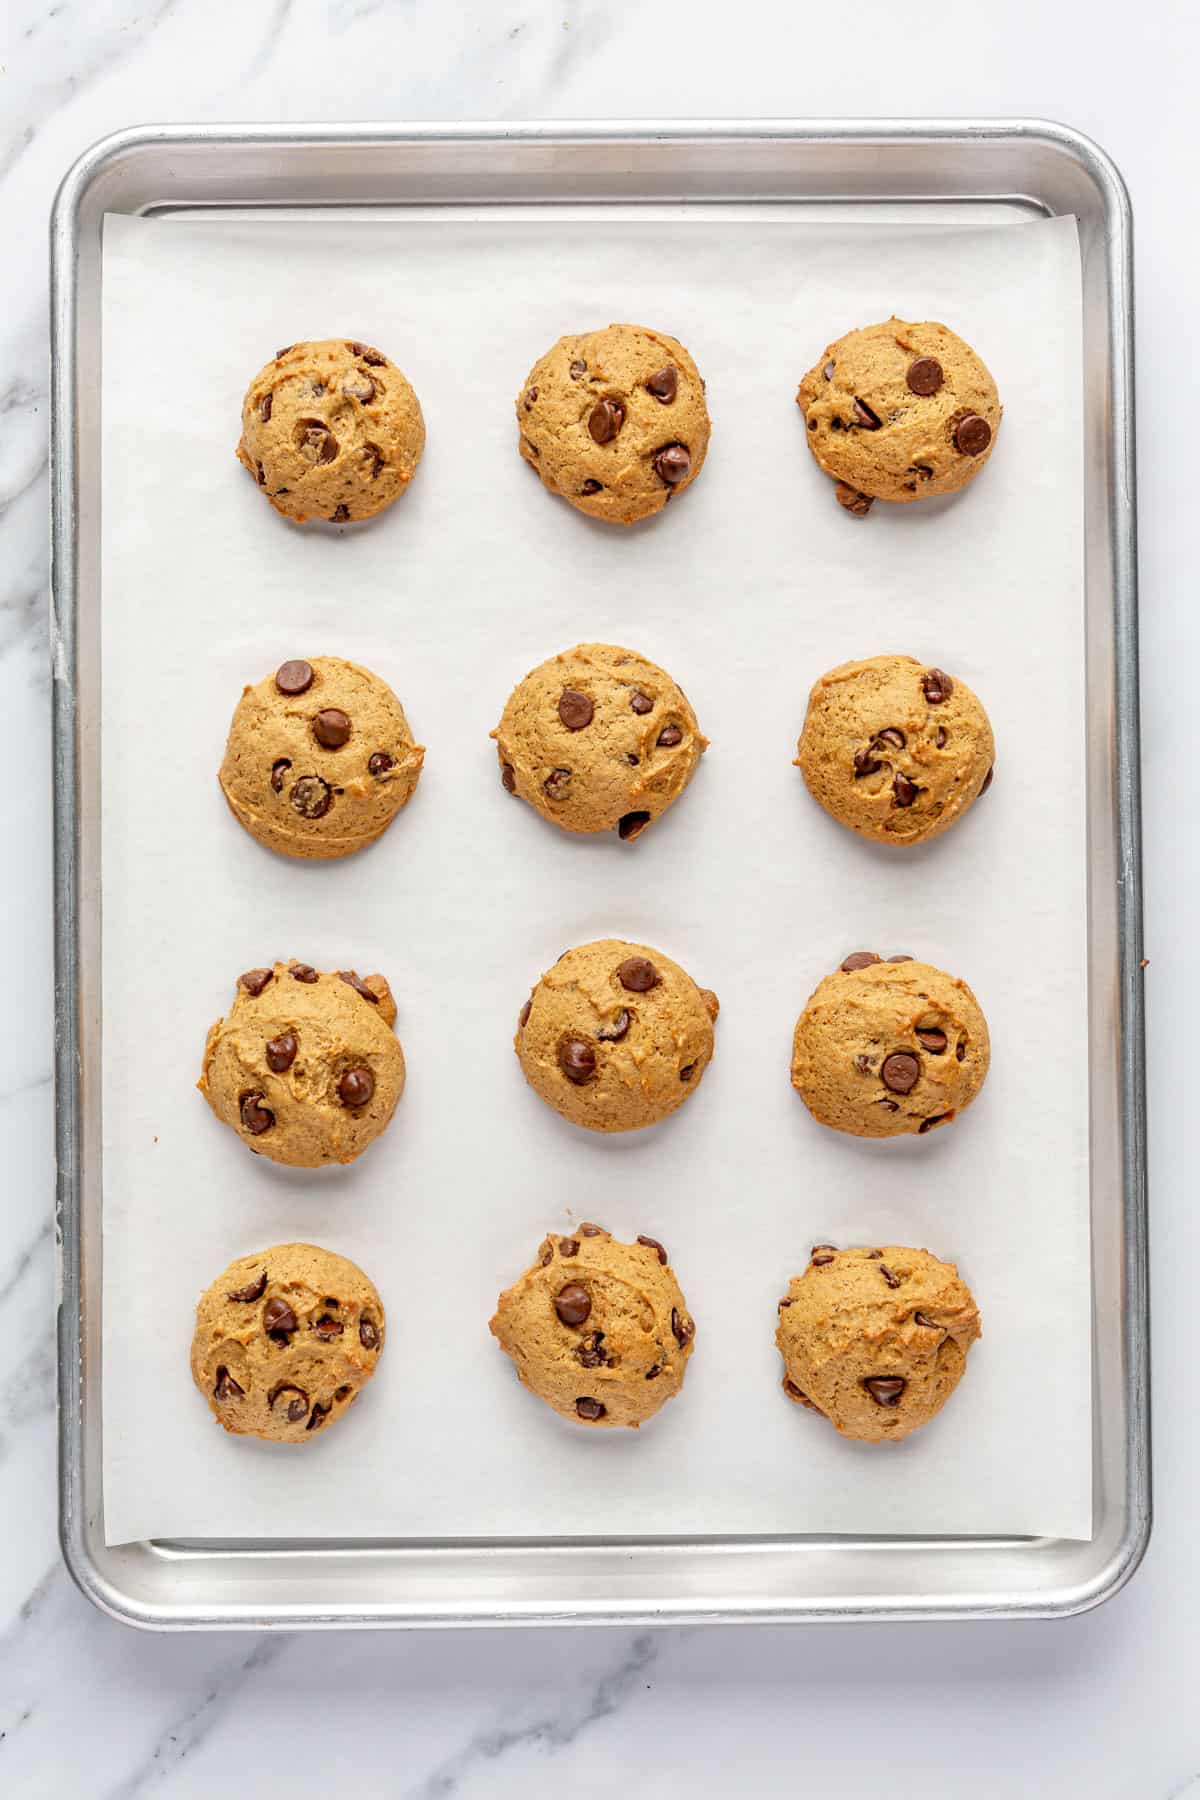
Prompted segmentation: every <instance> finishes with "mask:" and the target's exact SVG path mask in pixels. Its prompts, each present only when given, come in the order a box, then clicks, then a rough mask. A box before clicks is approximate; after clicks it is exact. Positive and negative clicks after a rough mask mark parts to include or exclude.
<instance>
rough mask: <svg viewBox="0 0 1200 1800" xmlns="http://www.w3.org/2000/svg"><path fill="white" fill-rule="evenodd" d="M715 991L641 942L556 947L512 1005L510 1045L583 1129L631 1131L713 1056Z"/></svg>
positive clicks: (695, 1082)
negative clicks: (553, 958) (551, 960)
mask: <svg viewBox="0 0 1200 1800" xmlns="http://www.w3.org/2000/svg"><path fill="white" fill-rule="evenodd" d="M718 1011H719V1003H718V1000H717V996H716V995H715V994H714V993H712V992H711V990H710V989H708V988H699V987H697V986H696V984H695V982H694V981H693V980H692V978H691V976H690V975H688V974H687V973H686V972H685V971H684V970H683V969H681V968H680V967H679V964H678V963H673V962H672V961H671V959H670V957H669V956H664V955H663V953H662V951H661V950H650V949H647V947H646V945H645V944H627V943H625V942H624V941H623V940H622V939H620V938H601V939H600V940H599V941H598V942H597V943H594V944H580V945H579V946H578V947H577V948H576V949H574V950H564V951H563V954H562V955H561V956H560V957H559V959H558V961H557V962H556V963H555V965H554V967H553V968H552V969H548V970H547V971H546V973H545V974H544V975H543V976H542V978H541V980H540V981H539V982H538V984H537V986H536V987H535V988H534V989H533V991H532V993H531V994H530V996H529V999H528V1000H527V1001H526V1003H525V1005H524V1006H523V1007H522V1008H521V1013H520V1017H519V1019H518V1021H517V1035H516V1038H515V1040H514V1047H515V1049H516V1052H517V1056H518V1057H519V1059H520V1063H521V1068H522V1070H523V1071H524V1075H525V1079H526V1081H527V1082H528V1083H529V1085H530V1087H531V1088H533V1090H534V1091H535V1093H538V1094H540V1095H541V1097H542V1099H543V1100H544V1101H545V1102H546V1104H547V1105H548V1106H552V1107H553V1108H554V1110H555V1112H558V1113H561V1114H562V1116H563V1118H564V1119H569V1120H570V1121H571V1123H572V1124H573V1125H583V1126H585V1127H586V1128H587V1130H588V1131H640V1130H641V1129H642V1127H643V1126H644V1125H655V1124H657V1123H658V1121H659V1120H660V1119H665V1118H666V1117H667V1115H668V1113H673V1112H674V1111H675V1109H676V1107H677V1106H682V1105H683V1103H684V1101H685V1100H686V1099H687V1098H688V1096H689V1095H690V1094H694V1093H695V1091H696V1089H697V1088H698V1087H699V1086H700V1081H701V1078H702V1077H703V1074H704V1071H705V1069H706V1068H707V1067H708V1065H709V1062H710V1061H711V1060H712V1053H713V1021H714V1020H715V1018H716V1016H717V1013H718Z"/></svg>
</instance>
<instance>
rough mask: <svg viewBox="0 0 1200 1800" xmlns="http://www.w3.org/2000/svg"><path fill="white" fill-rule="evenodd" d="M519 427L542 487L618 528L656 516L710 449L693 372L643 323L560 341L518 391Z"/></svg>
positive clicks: (681, 352)
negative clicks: (618, 526)
mask: <svg viewBox="0 0 1200 1800" xmlns="http://www.w3.org/2000/svg"><path fill="white" fill-rule="evenodd" d="M517 426H518V429H519V432H520V438H519V448H520V451H521V455H522V456H523V457H524V458H525V461H526V462H527V463H528V464H529V466H530V468H532V469H534V470H535V471H536V472H537V474H539V475H540V476H541V478H542V485H543V486H544V487H548V488H549V489H550V492H551V493H552V494H561V495H562V497H563V499H564V500H568V501H569V502H570V504H571V505H572V506H574V507H577V508H578V510H579V511H580V512H585V513H589V514H590V515H591V517H592V518H593V519H607V520H608V521H609V522H610V523H612V524H615V525H632V524H633V523H634V522H635V521H636V520H638V519H644V518H647V517H648V516H649V514H651V513H656V512H661V511H662V509H663V507H664V506H665V505H666V504H667V501H668V500H671V499H673V498H674V497H675V495H677V494H681V493H682V492H683V490H684V488H686V487H690V485H691V484H692V482H693V481H695V479H696V477H697V475H698V474H699V473H700V470H701V468H702V467H703V464H704V457H705V454H706V452H707V450H708V437H709V418H708V408H707V406H706V405H705V401H704V382H703V381H702V380H701V378H700V371H699V370H698V369H697V367H696V365H695V363H694V362H693V361H692V359H691V357H690V356H689V355H688V353H687V351H686V350H685V349H684V347H683V345H682V344H681V343H679V342H678V340H677V339H675V338H673V337H668V336H667V335H666V333H665V332H662V331H649V330H647V329H646V327H645V326H644V325H609V326H606V328H605V329H604V330H603V331H585V332H583V333H582V334H581V335H580V336H578V337H564V338H559V340H558V342H557V344H555V346H554V348H553V349H552V350H548V351H547V352H546V354H545V356H543V357H542V358H541V359H540V360H539V361H538V362H536V363H534V365H533V367H532V369H531V370H530V371H529V377H528V380H527V381H526V382H525V384H524V386H523V387H522V389H521V392H520V393H519V394H518V395H517Z"/></svg>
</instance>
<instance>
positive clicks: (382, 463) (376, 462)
mask: <svg viewBox="0 0 1200 1800" xmlns="http://www.w3.org/2000/svg"><path fill="white" fill-rule="evenodd" d="M359 455H360V456H365V457H366V459H367V461H368V462H369V463H370V465H371V473H370V479H371V480H372V481H374V480H375V479H376V477H377V476H378V474H379V471H380V469H384V468H386V467H387V457H386V456H385V455H384V454H383V451H382V450H381V449H380V448H379V445H378V444H364V445H363V447H362V449H361V450H360V451H359Z"/></svg>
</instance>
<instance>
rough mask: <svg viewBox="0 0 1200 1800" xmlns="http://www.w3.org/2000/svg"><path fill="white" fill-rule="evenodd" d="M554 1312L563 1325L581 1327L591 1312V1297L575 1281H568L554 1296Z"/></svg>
mask: <svg viewBox="0 0 1200 1800" xmlns="http://www.w3.org/2000/svg"><path fill="white" fill-rule="evenodd" d="M554 1310H555V1312H556V1313H557V1314H558V1316H559V1318H560V1319H561V1320H562V1322H563V1324H564V1325H582V1324H583V1321H584V1320H585V1319H586V1318H587V1316H588V1314H589V1313H590V1312H591V1310H592V1296H591V1295H590V1294H589V1293H588V1291H587V1289H586V1288H585V1287H580V1285H579V1283H578V1282H577V1281H568V1283H567V1285H566V1287H563V1288H559V1290H558V1292H557V1294H555V1296H554Z"/></svg>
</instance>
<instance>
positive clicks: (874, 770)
mask: <svg viewBox="0 0 1200 1800" xmlns="http://www.w3.org/2000/svg"><path fill="white" fill-rule="evenodd" d="M882 766H883V765H882V764H881V763H880V762H879V761H878V760H877V759H876V758H875V757H874V756H872V755H871V752H870V751H869V750H856V751H855V752H854V779H855V781H861V780H862V778H863V776H864V775H877V774H878V773H879V770H880V769H881V767H882Z"/></svg>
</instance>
